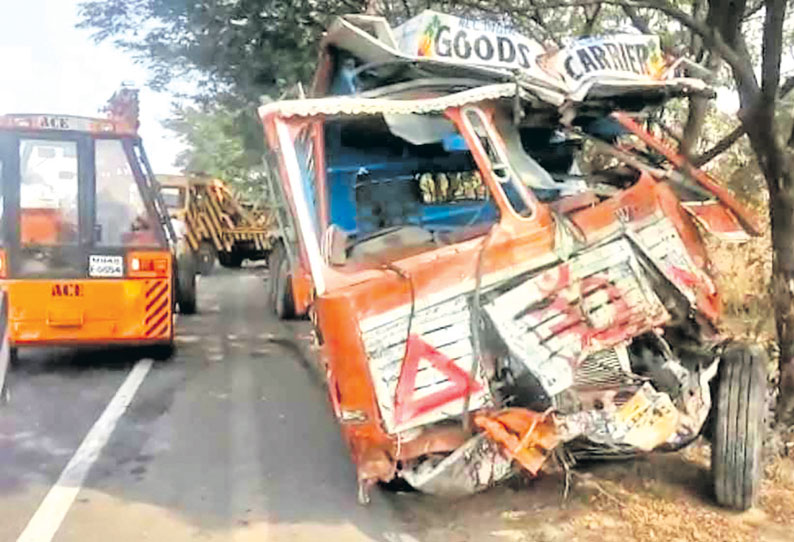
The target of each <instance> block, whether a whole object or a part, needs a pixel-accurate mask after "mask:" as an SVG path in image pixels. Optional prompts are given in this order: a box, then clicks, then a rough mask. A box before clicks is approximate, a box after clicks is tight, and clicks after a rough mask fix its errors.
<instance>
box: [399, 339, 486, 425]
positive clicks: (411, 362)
mask: <svg viewBox="0 0 794 542" xmlns="http://www.w3.org/2000/svg"><path fill="white" fill-rule="evenodd" d="M406 348H407V352H406V356H405V361H404V362H403V366H402V369H401V370H400V380H399V381H398V382H397V390H396V392H395V396H394V421H395V423H397V424H401V423H403V422H405V421H408V420H410V419H412V418H415V417H417V416H419V415H421V414H424V413H426V412H429V411H431V410H433V409H435V408H438V407H440V406H441V405H444V404H446V403H449V402H450V401H453V400H455V399H460V398H461V397H464V396H465V395H466V392H467V390H469V389H470V390H471V393H475V392H478V391H480V390H481V389H482V385H481V384H480V383H479V382H477V381H473V382H472V381H471V379H470V378H469V375H468V374H466V372H465V371H464V370H463V369H461V368H460V367H458V366H457V365H455V363H454V362H453V361H452V360H451V359H449V358H448V357H447V356H445V355H444V354H442V353H441V352H439V351H438V350H436V349H435V348H433V347H432V346H430V345H429V344H427V343H426V342H424V341H423V340H422V339H421V337H419V335H410V336H409V337H408V341H407V347H406ZM422 359H426V360H427V361H429V362H430V364H431V365H432V366H433V367H435V368H436V369H438V370H439V371H441V372H442V373H444V375H445V376H446V377H447V378H448V379H449V381H450V383H451V385H450V386H445V387H444V388H443V389H442V390H440V391H438V392H436V393H433V394H431V395H427V396H425V397H422V398H420V399H413V394H414V391H415V390H414V387H415V385H416V373H417V372H418V371H419V362H420V361H421V360H422Z"/></svg>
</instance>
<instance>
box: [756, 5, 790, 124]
mask: <svg viewBox="0 0 794 542" xmlns="http://www.w3.org/2000/svg"><path fill="white" fill-rule="evenodd" d="M786 2H787V0H768V1H767V2H766V14H765V17H764V37H763V48H762V50H763V54H762V59H761V95H762V96H763V99H764V102H765V105H766V106H768V107H772V108H774V104H775V98H776V97H777V92H778V88H777V87H778V84H779V83H780V59H781V57H782V55H783V21H784V19H785V18H786ZM770 128H771V127H770Z"/></svg>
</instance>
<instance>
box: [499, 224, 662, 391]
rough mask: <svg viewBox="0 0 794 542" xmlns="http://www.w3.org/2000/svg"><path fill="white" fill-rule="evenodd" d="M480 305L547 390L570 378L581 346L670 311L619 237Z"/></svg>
mask: <svg viewBox="0 0 794 542" xmlns="http://www.w3.org/2000/svg"><path fill="white" fill-rule="evenodd" d="M485 310H486V312H487V314H488V316H489V317H490V319H491V321H492V323H493V325H494V327H495V329H496V330H497V332H498V333H499V335H500V336H501V338H502V340H504V342H505V344H506V345H507V347H508V349H509V350H510V353H511V355H512V356H514V357H515V358H516V359H517V360H519V361H521V362H522V363H523V364H524V365H526V367H527V368H528V369H529V370H530V372H532V374H533V375H534V376H535V377H536V378H537V379H538V381H539V382H540V384H541V385H542V386H543V388H544V389H545V390H546V392H547V393H548V394H549V396H553V395H556V394H558V393H560V392H562V391H563V390H565V389H567V388H569V387H570V386H571V385H572V384H573V382H574V372H575V370H576V368H577V366H578V365H579V363H580V361H581V360H582V359H583V358H584V357H585V356H586V355H587V354H589V353H592V352H596V351H598V350H602V349H604V348H606V347H609V346H612V345H615V344H618V343H620V342H622V341H624V340H626V339H628V338H631V337H634V336H636V335H639V334H640V333H642V332H644V331H647V330H649V329H651V328H652V327H654V326H656V325H659V324H660V323H661V322H663V321H665V320H666V319H667V318H668V315H667V312H666V310H665V309H664V307H663V305H662V303H661V301H660V300H659V298H658V297H657V296H656V294H655V293H654V291H653V289H652V287H651V284H650V282H649V281H648V279H647V278H646V276H645V274H644V273H643V271H642V269H641V267H640V264H639V262H638V261H637V257H636V254H635V253H634V250H633V249H632V246H631V244H630V243H629V242H628V240H626V239H625V238H620V239H617V240H615V241H612V242H609V243H606V244H603V245H601V246H598V247H595V248H591V249H589V250H586V251H584V252H582V253H579V254H578V255H576V256H575V257H573V258H572V259H571V260H570V261H568V262H566V263H562V264H560V265H557V266H555V267H553V268H551V269H549V270H547V271H545V272H544V273H541V274H539V275H535V276H533V277H531V278H530V279H528V280H527V281H525V282H523V283H522V284H520V285H518V286H516V287H515V288H512V289H510V290H508V291H507V292H505V293H503V294H502V295H500V296H499V297H497V298H496V299H494V300H493V301H492V302H490V303H488V304H486V305H485Z"/></svg>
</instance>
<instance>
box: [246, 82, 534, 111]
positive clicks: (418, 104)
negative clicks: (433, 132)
mask: <svg viewBox="0 0 794 542" xmlns="http://www.w3.org/2000/svg"><path fill="white" fill-rule="evenodd" d="M516 92H521V91H520V90H519V89H517V87H516V85H514V84H512V83H501V84H495V85H487V86H483V87H478V88H473V89H470V90H464V91H462V92H456V93H454V94H449V95H447V96H442V97H439V98H429V99H423V100H400V99H388V98H360V97H350V96H340V97H333V98H316V99H309V100H284V101H281V102H273V103H270V104H266V105H263V106H261V107H260V108H259V116H260V117H266V116H268V115H272V114H278V115H279V116H282V117H313V116H318V115H323V116H336V115H344V116H366V115H384V114H391V115H400V114H405V115H407V114H421V113H438V112H442V111H444V110H445V109H447V108H450V107H462V106H464V105H468V104H475V103H480V102H484V101H488V100H498V99H501V98H511V97H513V96H515V95H516ZM522 95H523V94H522Z"/></svg>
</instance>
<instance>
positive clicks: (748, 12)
mask: <svg viewBox="0 0 794 542" xmlns="http://www.w3.org/2000/svg"><path fill="white" fill-rule="evenodd" d="M762 7H764V0H758V2H756V3H755V5H754V6H750V7H749V8H747V9H746V10H745V11H744V15H743V16H742V19H744V20H745V21H746V20H747V19H749V18H750V17H752V16H753V15H755V14H756V13H758V12H759V11H761V8H762Z"/></svg>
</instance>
